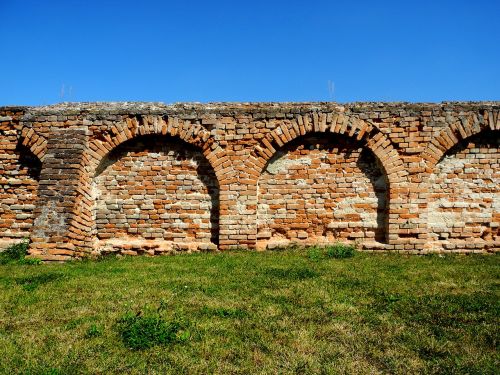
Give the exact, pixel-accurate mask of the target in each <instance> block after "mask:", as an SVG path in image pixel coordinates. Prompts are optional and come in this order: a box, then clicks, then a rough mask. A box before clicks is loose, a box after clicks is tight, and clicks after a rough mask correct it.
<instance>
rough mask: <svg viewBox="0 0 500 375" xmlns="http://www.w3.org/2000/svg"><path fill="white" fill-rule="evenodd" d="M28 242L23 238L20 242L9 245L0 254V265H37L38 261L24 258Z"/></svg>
mask: <svg viewBox="0 0 500 375" xmlns="http://www.w3.org/2000/svg"><path fill="white" fill-rule="evenodd" d="M28 247H29V240H28V239H27V238H25V239H24V240H22V241H21V242H18V243H15V244H13V245H10V246H9V247H8V248H7V249H5V250H4V251H2V252H1V253H0V264H8V263H14V262H17V263H21V264H39V263H41V262H40V260H39V259H30V258H26V255H27V254H28Z"/></svg>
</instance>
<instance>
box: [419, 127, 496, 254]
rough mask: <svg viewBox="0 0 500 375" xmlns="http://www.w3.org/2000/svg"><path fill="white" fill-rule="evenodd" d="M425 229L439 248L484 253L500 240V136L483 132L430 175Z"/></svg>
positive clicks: (453, 151) (450, 152)
mask: <svg viewBox="0 0 500 375" xmlns="http://www.w3.org/2000/svg"><path fill="white" fill-rule="evenodd" d="M428 186H429V199H428V205H427V225H428V230H429V239H430V241H431V243H433V245H434V246H435V247H440V248H445V249H448V248H449V249H455V248H457V246H458V247H459V248H463V247H466V246H469V247H471V248H472V247H474V245H475V244H476V245H477V246H478V248H481V249H482V248H484V246H485V244H484V242H487V243H490V244H493V243H495V241H498V240H499V239H500V231H499V227H500V132H499V131H498V130H483V131H482V132H481V133H479V134H476V135H473V136H470V137H468V138H466V139H463V140H461V141H459V142H458V143H457V144H455V145H454V146H453V147H451V148H450V149H449V150H447V151H446V152H445V153H444V154H443V155H442V156H441V158H440V159H439V160H438V162H437V163H436V165H435V166H434V168H433V170H432V173H431V174H430V176H429V181H428Z"/></svg>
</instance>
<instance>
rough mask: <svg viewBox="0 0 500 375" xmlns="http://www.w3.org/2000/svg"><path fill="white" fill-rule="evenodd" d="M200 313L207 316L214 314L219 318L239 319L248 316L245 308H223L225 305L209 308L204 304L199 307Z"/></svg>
mask: <svg viewBox="0 0 500 375" xmlns="http://www.w3.org/2000/svg"><path fill="white" fill-rule="evenodd" d="M201 313H202V314H203V315H207V316H216V317H219V318H230V319H241V318H244V317H246V316H248V313H247V312H246V311H245V310H242V309H238V308H234V309H231V308H225V307H216V308H210V307H207V306H204V307H203V308H202V309H201Z"/></svg>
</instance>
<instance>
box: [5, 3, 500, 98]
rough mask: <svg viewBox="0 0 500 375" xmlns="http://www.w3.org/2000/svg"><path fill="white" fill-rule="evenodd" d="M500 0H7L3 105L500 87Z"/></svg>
mask: <svg viewBox="0 0 500 375" xmlns="http://www.w3.org/2000/svg"><path fill="white" fill-rule="evenodd" d="M499 17H500V1H498V0H490V1H484V0H474V1H472V0H470V1H460V0H455V1H439V0H434V1H426V0H424V1H354V0H352V1H315V0H309V1H294V0H287V1H273V0H268V1H260V0H248V1H236V0H234V1H216V0H213V1H187V0H185V1H152V0H151V1H149V0H142V1H140V0H136V1H128V0H120V1H107V0H86V1H73V0H46V1H41V0H37V1H21V0H0V19H1V22H0V45H1V46H2V54H1V56H2V57H1V59H0V105H10V104H16V105H17V104H19V105H42V104H52V103H57V102H61V101H163V102H167V103H172V102H181V101H198V102H210V101H232V102H235V101H338V102H352V101H411V102H421V101H431V102H436V101H444V100H499V99H500V95H499V94H500V27H499V25H498V19H499Z"/></svg>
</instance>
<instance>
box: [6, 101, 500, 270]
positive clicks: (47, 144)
mask: <svg viewBox="0 0 500 375" xmlns="http://www.w3.org/2000/svg"><path fill="white" fill-rule="evenodd" d="M499 108H500V104H499V103H498V102H480V103H440V104H409V103H354V104H346V105H340V104H336V103H250V104H246V103H242V104H222V103H221V104H218V103H215V104H206V105H203V104H177V105H164V104H158V103H102V104H100V103H74V104H60V105H54V106H48V107H24V108H12V107H10V108H9V107H4V108H1V109H0V125H1V128H0V129H1V132H2V134H1V135H2V138H1V141H0V147H1V149H0V162H1V164H0V181H2V182H3V183H2V184H0V194H2V202H1V206H0V209H1V211H0V213H1V216H0V240H2V241H6V240H9V241H10V240H12V239H13V238H21V237H23V236H26V235H28V234H29V235H30V238H31V248H30V252H31V254H32V255H33V256H37V257H41V258H43V259H46V260H66V259H70V258H72V257H81V256H86V255H89V254H97V253H102V252H121V253H124V254H139V253H141V254H142V253H147V254H157V253H164V252H175V251H197V250H210V249H215V248H216V247H218V248H219V249H228V248H232V247H242V248H252V249H253V248H258V249H260V248H274V247H277V246H283V245H287V244H314V243H331V242H335V241H354V242H356V243H357V244H358V246H359V247H360V248H362V249H365V250H373V251H376V250H389V251H403V252H410V253H421V252H427V251H450V252H454V251H458V252H463V251H480V252H481V251H497V250H498V249H499V248H500V245H499V242H500V235H499V221H500V214H499V203H498V202H499V200H500V190H499V186H500V176H499V168H498V166H499V152H498V142H499V141H498V140H499V138H500V137H499V132H500V120H499V116H498V113H499ZM14 176H15V177H14ZM16 210H17V211H16Z"/></svg>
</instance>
